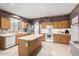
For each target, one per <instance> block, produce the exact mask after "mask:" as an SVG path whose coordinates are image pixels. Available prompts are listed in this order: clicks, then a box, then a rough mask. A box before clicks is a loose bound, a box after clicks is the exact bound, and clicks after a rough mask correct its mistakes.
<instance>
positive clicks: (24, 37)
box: [18, 34, 43, 41]
mask: <svg viewBox="0 0 79 59" xmlns="http://www.w3.org/2000/svg"><path fill="white" fill-rule="evenodd" d="M41 36H43V34H39V35H35V34H32V35H28V36H23V37H20V38H18V39H20V40H27V41H32V40H35V39H37V38H39V37H41Z"/></svg>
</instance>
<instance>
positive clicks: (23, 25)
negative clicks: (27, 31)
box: [21, 21, 29, 29]
mask: <svg viewBox="0 0 79 59" xmlns="http://www.w3.org/2000/svg"><path fill="white" fill-rule="evenodd" d="M27 25H29V23H28V22H25V21H22V22H21V28H22V29H24V28H27Z"/></svg>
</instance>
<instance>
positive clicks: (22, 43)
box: [18, 34, 43, 56]
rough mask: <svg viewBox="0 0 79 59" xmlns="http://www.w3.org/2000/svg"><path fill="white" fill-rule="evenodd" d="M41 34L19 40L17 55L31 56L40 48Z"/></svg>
mask: <svg viewBox="0 0 79 59" xmlns="http://www.w3.org/2000/svg"><path fill="white" fill-rule="evenodd" d="M42 36H43V34H39V35H35V34H32V35H28V36H23V37H20V38H19V42H18V43H19V45H18V53H19V55H20V56H32V55H34V54H35V53H36V52H37V51H38V50H40V48H41V45H42V44H41V39H42Z"/></svg>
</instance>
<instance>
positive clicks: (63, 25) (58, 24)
mask: <svg viewBox="0 0 79 59" xmlns="http://www.w3.org/2000/svg"><path fill="white" fill-rule="evenodd" d="M53 28H55V29H64V28H70V22H69V20H62V21H56V22H53Z"/></svg>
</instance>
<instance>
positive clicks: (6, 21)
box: [0, 17, 10, 29]
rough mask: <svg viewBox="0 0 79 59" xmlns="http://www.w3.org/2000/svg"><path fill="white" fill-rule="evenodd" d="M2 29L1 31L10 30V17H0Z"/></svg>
mask: <svg viewBox="0 0 79 59" xmlns="http://www.w3.org/2000/svg"><path fill="white" fill-rule="evenodd" d="M0 28H1V29H9V28H10V19H9V18H8V17H0Z"/></svg>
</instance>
